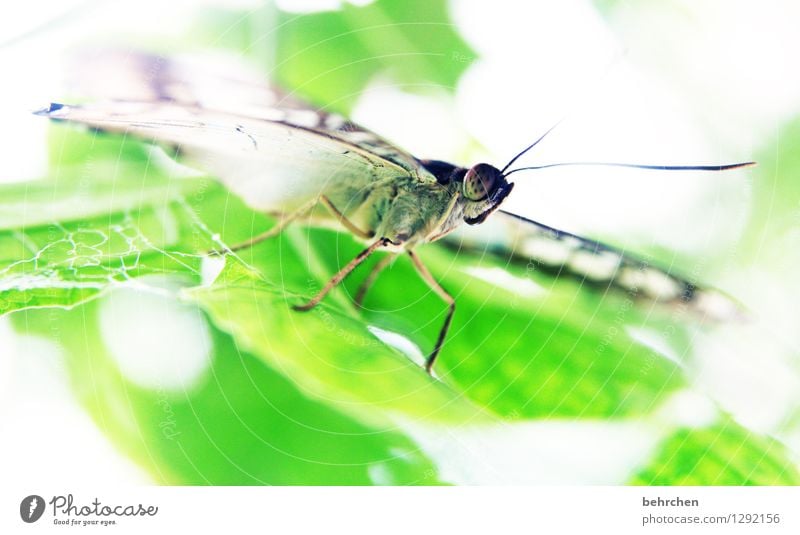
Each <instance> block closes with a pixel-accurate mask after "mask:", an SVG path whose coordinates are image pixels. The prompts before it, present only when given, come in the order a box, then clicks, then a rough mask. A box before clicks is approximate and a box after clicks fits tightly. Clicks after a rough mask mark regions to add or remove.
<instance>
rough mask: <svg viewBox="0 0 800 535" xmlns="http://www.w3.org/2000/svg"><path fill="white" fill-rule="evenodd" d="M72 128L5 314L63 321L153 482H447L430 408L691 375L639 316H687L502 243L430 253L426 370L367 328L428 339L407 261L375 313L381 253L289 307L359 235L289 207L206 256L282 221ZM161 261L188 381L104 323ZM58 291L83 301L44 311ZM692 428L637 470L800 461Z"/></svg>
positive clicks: (84, 389)
mask: <svg viewBox="0 0 800 535" xmlns="http://www.w3.org/2000/svg"><path fill="white" fill-rule="evenodd" d="M58 130H59V134H58V136H57V137H55V138H54V141H53V146H54V147H59V146H60V143H62V142H66V143H70V144H71V147H72V151H73V152H72V153H73V154H78V153H81V151H85V152H84V156H83V159H82V160H77V159H76V160H71V161H68V162H67V163H65V164H63V165H61V166H59V169H60V173H59V177H58V179H57V180H55V179H48V180H44V181H40V182H37V183H31V184H27V185H16V186H8V187H6V190H5V193H6V194H5V195H3V197H2V198H3V203H4V208H5V207H6V206H7V207H9V208H12V207H14V206H20V205H21V203H22V204H24V203H25V202H26V199H30V204H29V206H30V207H32V208H31V210H30V212H25V213H26V214H27V215H20V217H19V218H18V219H17V221H19V222H20V225H19V226H14V220H15V218H13V217H12V218H9V219H7V220H6V221H4V226H5V227H6V228H5V229H4V230H3V231H2V235H0V253H1V255H0V258H2V259H3V264H2V266H0V270H2V276H3V279H2V286H1V287H0V288H2V289H1V290H0V299H2V302H3V306H4V312H11V311H17V313H16V314H14V316H13V318H14V319H15V324H16V325H17V326H18V327H19V328H20V329H24V330H25V331H27V332H34V333H40V334H41V335H43V336H48V337H56V338H57V339H58V341H59V343H60V344H61V346H62V347H63V348H64V349H65V351H66V354H67V369H68V370H69V373H70V376H71V377H72V382H73V386H74V388H75V391H76V392H77V395H78V397H79V398H80V399H81V400H82V402H83V403H84V404H85V405H86V407H87V408H88V410H89V412H90V413H91V414H92V416H93V417H94V418H95V420H96V421H97V422H98V425H100V426H101V427H102V428H103V429H104V431H105V432H106V433H107V434H108V435H109V436H110V437H111V438H112V440H114V441H115V443H117V444H118V445H119V447H120V449H122V450H123V451H125V452H126V453H127V454H128V455H129V456H130V457H131V458H133V459H135V460H137V462H139V463H140V464H141V465H142V466H144V467H145V468H147V469H148V470H149V471H150V473H152V474H153V476H154V477H155V478H156V479H157V480H159V481H162V482H166V483H178V484H195V483H213V484H254V483H270V484H312V483H313V484H369V483H423V484H435V483H438V482H440V481H441V476H440V475H437V474H438V473H439V467H438V462H439V461H438V460H437V458H432V457H431V454H432V452H431V451H429V449H428V448H429V445H425V447H423V445H422V444H421V443H419V441H418V429H419V428H420V427H427V428H431V426H432V428H436V429H438V430H439V431H440V432H441V433H443V435H445V436H446V435H447V434H448V432H447V430H448V429H451V430H453V432H456V433H457V432H458V430H461V429H465V428H478V429H481V428H482V429H485V430H486V432H487V433H492V432H493V431H492V430H496V429H498V428H502V427H504V426H505V427H507V426H509V425H511V426H513V425H521V424H523V423H524V422H525V421H531V420H539V419H543V418H544V419H554V418H559V419H582V420H586V419H597V418H601V419H630V418H635V419H636V420H639V421H646V420H647V418H649V415H652V414H654V412H655V411H656V410H657V409H658V408H659V407H660V406H661V405H663V402H664V401H666V400H667V399H669V397H670V396H671V394H672V393H675V392H677V391H679V390H680V389H682V388H685V387H686V384H687V383H686V379H685V377H684V374H683V371H682V369H681V367H680V366H679V365H677V364H676V363H675V362H673V361H671V360H669V359H667V358H665V357H664V356H663V355H662V354H661V353H659V352H658V351H655V350H654V349H652V348H650V347H648V346H647V345H645V344H643V343H642V342H639V341H637V339H636V338H634V337H632V336H631V334H630V330H629V328H630V327H631V326H637V327H639V328H649V329H651V330H653V329H664V328H665V326H672V327H676V326H675V325H672V323H671V322H670V321H669V319H668V318H666V317H663V318H661V319H653V318H650V319H649V320H646V317H645V315H644V314H643V313H641V312H639V311H638V310H637V308H636V307H634V306H632V304H631V303H630V302H629V301H627V299H626V298H625V297H624V296H622V297H619V296H605V297H604V296H602V295H599V294H597V293H592V292H589V291H586V290H585V289H582V288H581V286H580V284H579V283H577V282H573V281H567V280H560V279H558V280H555V281H553V280H551V279H549V278H548V277H547V276H545V275H543V274H540V273H538V272H535V271H529V270H527V269H526V268H525V267H524V266H519V265H513V264H509V262H508V259H505V258H503V257H502V256H494V255H482V256H481V255H476V254H471V253H466V252H462V253H460V254H456V253H455V252H454V251H452V250H450V249H447V248H443V247H438V246H435V245H434V246H429V247H427V248H425V249H424V250H423V251H422V253H421V254H422V255H423V259H424V260H425V262H426V263H427V264H428V265H429V266H430V268H431V270H432V271H433V272H434V274H435V275H436V276H437V277H438V278H439V279H440V280H441V281H442V283H443V284H444V285H445V287H447V288H448V289H449V290H450V291H452V292H453V293H454V295H455V296H456V298H457V302H458V309H457V314H456V320H455V322H454V324H453V329H452V333H451V336H450V337H449V338H448V342H447V345H446V346H445V349H444V351H443V352H442V354H441V358H440V361H439V363H438V365H437V373H438V374H439V375H440V377H441V381H440V380H436V379H433V378H431V377H429V376H428V375H426V374H425V373H424V371H423V370H422V369H421V368H420V367H419V366H418V365H417V364H415V363H413V362H412V361H411V360H410V359H409V357H408V356H407V355H405V354H403V353H402V352H400V351H398V350H397V349H395V348H393V347H391V346H389V345H386V344H385V343H384V342H383V341H381V339H380V338H378V337H376V336H375V334H374V333H375V332H376V331H374V328H375V327H379V328H380V329H382V330H383V331H391V332H396V333H400V334H403V335H406V336H407V337H408V338H409V339H410V340H411V341H413V342H415V343H416V344H417V345H418V346H419V347H420V348H422V351H425V350H427V349H428V348H430V347H431V344H432V342H433V340H434V339H435V336H436V333H437V332H438V328H439V326H440V324H441V321H442V320H443V313H444V306H443V304H442V303H441V302H440V301H439V300H438V298H436V296H435V295H434V294H432V293H431V292H430V291H429V290H428V289H427V288H426V287H425V285H424V284H423V283H422V282H421V281H420V280H419V278H418V277H417V276H416V275H415V274H414V272H413V268H412V266H410V264H409V263H408V262H407V260H406V259H404V258H400V259H398V260H397V261H396V262H395V263H394V264H393V265H392V267H391V268H389V269H388V270H387V271H386V273H385V275H383V276H382V277H381V278H380V279H378V282H377V283H376V285H375V286H374V288H373V289H372V291H371V292H370V294H369V297H368V299H367V301H366V303H365V307H366V309H365V310H363V311H360V310H358V309H355V308H354V307H353V306H352V304H351V297H350V296H352V295H353V294H354V292H355V291H356V287H357V285H358V284H359V283H360V278H361V277H363V276H364V274H365V273H366V272H367V268H364V269H363V272H362V274H361V275H355V276H354V277H353V279H352V280H348V281H347V284H346V285H345V286H344V288H343V289H341V290H336V291H335V292H334V294H332V295H331V296H329V299H328V300H326V301H325V302H324V303H323V304H322V305H321V306H320V307H319V308H318V309H316V310H314V311H311V312H308V313H300V312H295V311H294V310H292V309H291V308H290V305H291V304H293V303H298V302H301V301H302V300H303V299H305V298H308V297H309V296H310V295H312V294H313V293H314V292H315V290H316V289H318V288H319V285H321V284H322V283H323V282H324V281H325V280H326V279H327V278H328V277H329V276H330V275H331V274H332V273H334V272H335V271H336V270H338V269H339V267H341V266H342V265H343V264H344V263H345V262H347V261H348V260H349V259H350V258H352V256H353V255H354V254H355V253H356V252H357V251H358V250H359V249H360V248H361V247H362V246H361V245H360V244H358V243H357V242H355V241H354V240H353V239H352V238H351V237H350V236H348V235H345V234H340V233H336V232H333V231H329V230H322V229H313V228H301V227H295V228H293V229H290V230H288V231H287V232H285V233H284V234H282V235H281V236H279V237H277V238H275V239H273V240H269V241H267V242H264V243H262V244H259V245H258V246H256V247H253V248H251V249H248V250H245V251H243V252H241V253H240V254H239V255H238V256H228V257H226V258H225V259H224V260H223V259H219V258H216V259H214V258H209V257H208V255H207V254H206V253H207V251H208V250H210V249H212V248H215V247H218V246H220V245H221V244H222V243H236V242H238V241H241V240H243V239H246V238H247V237H248V236H251V235H252V234H254V233H257V232H259V231H261V230H263V229H266V228H268V227H269V226H270V225H271V224H272V223H271V222H270V221H269V220H268V219H267V218H266V217H264V216H263V215H261V214H258V213H255V212H253V211H251V210H249V209H248V208H247V207H245V206H244V205H243V203H242V202H241V201H240V200H239V199H237V198H235V197H233V196H231V195H230V194H228V192H226V191H225V190H224V189H223V188H222V187H221V186H219V185H218V184H217V183H215V182H213V181H209V180H208V179H204V178H171V177H169V176H168V174H165V171H163V170H162V169H160V168H159V167H157V166H154V165H144V164H143V162H146V161H147V160H146V159H144V158H143V155H144V154H146V153H145V152H141V153H140V152H137V151H138V150H139V149H138V147H140V146H139V145H138V144H137V143H135V142H132V141H123V140H121V139H116V138H101V141H102V143H97V141H98V140H97V139H95V137H94V136H93V135H81V134H80V133H77V132H74V131H70V130H68V129H65V128H59V129H58ZM61 136H64V137H63V139H62V138H61ZM129 145H133V147H129ZM120 154H126V155H128V156H125V157H122V158H121V157H120ZM120 158H121V159H120ZM87 161H88V162H91V165H85V163H84V162H87ZM117 161H119V162H120V163H119V164H118V165H117V164H114V163H113V162H117ZM82 184H83V185H86V184H90V185H91V186H90V187H89V188H88V189H81V185H82ZM135 191H139V192H140V193H139V195H135V194H134V192H135ZM37 202H41V203H43V204H41V205H37V204H36V203H37ZM76 206H78V207H79V208H80V211H79V210H77V209H76ZM45 207H47V208H45ZM34 208H35V209H34ZM103 212H105V213H103ZM4 213H6V212H5V210H4ZM81 213H83V214H86V216H85V217H81ZM20 214H22V212H20ZM218 233H219V235H217V234H218ZM377 260H378V259H375V261H377ZM215 262H217V263H219V264H220V266H219V267H221V269H222V271H221V272H220V273H219V274H218V275H217V276H216V277H214V278H213V281H212V280H211V279H209V278H208V275H204V269H205V268H204V266H205V267H208V266H209V265H211V266H213V265H214V263H215ZM223 263H224V266H222V264H223ZM476 270H477V271H476ZM487 272H492V273H504V274H505V276H507V277H510V278H511V280H513V281H515V284H516V285H524V284H534V285H538V287H540V288H542V289H543V291H541V292H531V293H530V294H529V295H525V294H521V293H520V292H518V291H516V290H515V291H512V290H508V289H504V288H503V287H502V286H500V285H497V284H495V283H492V282H490V281H487V280H483V279H482V278H481V277H480V276H477V275H479V274H480V273H487ZM153 276H158V277H159V279H158V280H161V279H163V277H167V278H169V279H171V280H174V281H177V282H178V284H179V285H180V286H182V287H183V289H180V290H175V289H174V287H169V286H168V288H173V289H171V290H169V289H168V290H167V292H166V294H165V295H164V297H163V299H166V300H167V301H170V302H175V303H179V304H180V305H181V306H189V307H193V308H195V309H196V310H198V311H199V312H200V314H201V315H202V317H203V318H205V319H204V321H205V322H207V324H208V326H209V329H210V332H211V333H212V335H211V338H212V345H213V350H212V357H211V364H210V368H209V369H208V370H206V371H205V372H204V373H203V375H202V378H201V380H199V382H198V383H196V384H194V385H187V386H186V388H184V389H182V390H180V391H177V392H176V391H172V390H168V389H167V390H165V389H164V388H161V387H159V386H153V385H141V384H139V383H137V382H136V381H135V380H132V379H131V378H130V377H128V376H127V375H126V373H125V370H124V369H123V368H122V367H120V364H119V362H118V361H117V360H116V359H115V358H114V356H113V354H112V352H113V349H112V348H111V347H110V346H109V345H108V343H107V336H108V333H106V334H105V335H104V334H103V328H102V325H100V323H101V315H102V314H101V311H102V309H103V308H102V307H103V303H106V302H109V300H111V299H113V298H114V295H115V292H117V291H119V290H116V289H115V288H117V287H120V285H123V287H125V288H139V291H152V288H158V289H159V290H161V291H162V294H163V293H164V292H163V290H164V287H163V285H162V284H160V283H154V282H153V278H152V277H153ZM154 284H155V286H153V285H154ZM132 285H133V286H132ZM148 288H151V290H148ZM398 288H402V291H401V292H399V291H397V290H398ZM514 288H517V286H514ZM126 291H130V290H126ZM97 298H101V299H99V300H98V299H97ZM44 306H56V307H59V308H67V309H70V310H62V311H57V312H56V311H52V310H50V311H46V310H41V311H37V310H35V309H36V308H40V307H44ZM54 333H57V334H54ZM140 335H141V336H147V333H141V334H140ZM87 377H91V380H88V381H87ZM165 411H168V413H169V414H165ZM165 421H167V422H173V423H174V426H171V424H170V425H168V426H167V427H166V428H165V425H164V422H165ZM498 426H499V427H498ZM737 429H739V428H737ZM176 430H177V431H176ZM682 432H683V433H687V434H688V435H687V436H690V437H692V440H691V441H687V442H685V443H682V446H681V447H680V448H678V450H679V451H680V453H681V454H680V455H676V456H669V455H668V453H666V452H669V451H670V448H673V440H677V439H670V440H669V441H667V442H666V443H665V445H664V446H663V449H664V451H663V452H662V453H660V454H658V455H657V456H656V457H655V458H654V460H653V461H652V463H653V468H648V469H647V470H644V471H642V472H641V473H640V474H638V475H637V476H635V478H634V479H633V481H634V482H637V483H643V482H658V483H660V484H670V483H681V482H685V481H692V482H694V483H697V484H704V483H706V484H713V483H723V482H724V483H737V482H738V483H757V484H759V483H760V484H772V483H780V482H784V483H789V482H792V481H795V479H793V478H795V477H796V472H795V471H793V470H794V469H793V468H792V466H791V464H790V463H788V461H786V458H785V456H784V455H783V453H782V450H780V449H778V448H776V447H775V446H774V444H773V443H772V442H769V441H766V440H765V439H762V438H759V437H757V436H755V435H749V434H747V433H746V432H745V431H743V430H741V431H740V432H739V434H737V435H735V436H734V437H733V438H732V440H734V441H737V442H736V445H737V447H738V446H742V447H741V448H734V449H735V451H734V450H731V448H730V447H728V446H725V448H723V446H724V445H725V444H727V442H724V441H723V442H720V441H719V440H718V438H717V435H718V433H715V432H714V431H705V430H685V431H682ZM175 433H179V434H177V435H176V434H175ZM722 436H726V437H727V436H728V435H727V434H723V435H722ZM442 447H445V448H447V447H457V444H456V443H454V444H451V445H450V446H447V445H446V443H445V445H444V446H442ZM721 448H723V449H721ZM725 455H733V459H734V461H735V460H736V459H738V458H739V457H737V456H740V455H741V456H742V459H741V462H742V463H743V464H747V463H748V462H749V459H750V458H751V457H753V456H759V455H761V456H763V457H764V459H769V461H770V465H769V466H772V465H775V466H780V467H782V470H783V472H782V473H783V476H781V477H778V476H776V474H775V473H774V471H770V470H766V469H763V470H753V471H752V472H748V473H746V474H743V473H742V472H741V471H735V470H730V471H724V474H723V473H721V470H720V468H719V466H718V464H719V457H720V456H725ZM692 463H694V464H695V465H696V466H694V468H687V467H688V466H689V465H691V464H692ZM707 464H708V466H706V465H707ZM715 467H716V468H715ZM687 470H688V475H687ZM689 475H690V476H691V478H692V479H689V480H687V479H686V478H687V477H689Z"/></svg>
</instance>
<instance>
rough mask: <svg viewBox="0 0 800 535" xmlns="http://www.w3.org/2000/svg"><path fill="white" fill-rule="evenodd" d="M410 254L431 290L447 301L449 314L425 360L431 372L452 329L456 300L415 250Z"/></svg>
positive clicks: (427, 370) (426, 367)
mask: <svg viewBox="0 0 800 535" xmlns="http://www.w3.org/2000/svg"><path fill="white" fill-rule="evenodd" d="M408 256H410V257H411V260H412V262H414V267H415V268H417V272H418V273H419V275H420V277H422V280H424V281H425V282H426V283H428V286H430V288H431V290H433V291H434V292H436V293H437V294H438V295H439V297H441V298H442V300H443V301H444V302H445V303H447V316H446V317H445V319H444V325H442V328H441V330H440V331H439V337H438V338H437V339H436V345H435V346H433V351H431V354H430V355H428V358H427V359H426V360H425V371H426V372H428V373H429V374H430V373H431V370H432V369H433V363H434V362H436V357H437V356H439V351H441V349H442V345H443V344H444V340H445V338H447V331H449V330H450V323H451V322H452V321H453V314H454V313H455V311H456V300H455V299H453V296H452V295H450V294H449V293H447V290H445V289H444V288H442V285H441V284H439V283H438V282H437V281H436V279H434V278H433V275H431V272H430V271H428V268H426V267H425V264H423V263H422V261H421V260H420V259H419V257H418V256H417V255H416V254H415V253H414V251H411V250H409V251H408Z"/></svg>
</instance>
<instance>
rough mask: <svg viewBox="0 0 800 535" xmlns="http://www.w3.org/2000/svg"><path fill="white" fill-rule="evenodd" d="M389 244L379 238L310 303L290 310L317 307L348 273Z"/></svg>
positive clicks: (329, 282) (332, 278)
mask: <svg viewBox="0 0 800 535" xmlns="http://www.w3.org/2000/svg"><path fill="white" fill-rule="evenodd" d="M390 243H392V242H391V240H389V239H388V238H381V239H379V240H377V241H375V242H373V243H372V245H370V246H369V247H367V248H366V249H364V250H363V251H361V252H360V253H358V255H357V256H356V257H355V258H353V259H352V260H351V261H350V262H348V264H347V265H346V266H344V267H343V268H342V269H340V270H339V272H338V273H337V274H336V275H334V276H333V277H331V280H329V281H328V282H327V283H326V284H325V286H324V287H323V288H322V290H320V291H319V292H318V293H317V295H315V296H314V297H312V298H311V300H310V301H308V302H307V303H305V304H302V305H295V306H293V307H292V308H294V309H295V310H302V311H305V310H311V309H312V308H314V307H315V306H317V305H318V304H319V303H320V301H322V300H323V299H324V298H325V296H326V295H328V293H330V291H331V290H333V289H334V288H336V286H337V285H338V284H339V283H340V282H342V281H343V280H344V278H345V277H347V276H348V275H349V274H350V273H352V272H353V270H354V269H355V268H357V267H358V266H359V265H360V264H361V263H362V262H364V260H366V259H367V258H369V256H370V255H371V254H372V253H374V252H375V251H377V250H378V249H380V248H381V247H386V246H387V245H389V244H390Z"/></svg>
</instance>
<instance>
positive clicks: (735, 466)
mask: <svg viewBox="0 0 800 535" xmlns="http://www.w3.org/2000/svg"><path fill="white" fill-rule="evenodd" d="M631 483H632V484H635V485H799V484H800V472H798V469H797V466H795V465H794V464H793V463H792V462H791V461H789V460H788V456H787V451H786V448H785V447H784V446H783V445H782V444H780V443H779V442H777V441H775V440H773V439H770V438H768V437H764V436H761V435H758V434H756V433H753V432H750V431H748V430H747V429H745V428H743V427H741V426H740V425H738V424H737V423H735V422H734V421H732V420H730V419H723V420H722V421H721V422H720V423H717V424H715V425H713V426H710V427H707V428H702V429H691V428H682V429H678V430H677V431H675V432H674V433H673V434H672V436H670V437H669V438H668V439H667V440H665V441H664V442H663V444H662V445H661V447H660V448H659V451H658V453H657V454H656V455H655V458H654V459H653V460H652V461H651V463H650V464H649V465H648V466H647V467H645V468H643V469H642V470H641V471H639V472H638V473H637V474H636V475H635V476H634V477H633V479H632V480H631Z"/></svg>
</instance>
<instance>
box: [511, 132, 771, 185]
mask: <svg viewBox="0 0 800 535" xmlns="http://www.w3.org/2000/svg"><path fill="white" fill-rule="evenodd" d="M551 130H552V129H551ZM542 137H544V136H542ZM540 140H541V138H540ZM538 142H539V141H537V142H536V143H538ZM536 143H534V144H533V145H536ZM533 145H531V147H533ZM531 147H528V149H529V148H531ZM528 149H525V150H528ZM524 152H525V151H523V153H524ZM517 157H519V156H517ZM514 160H516V158H514ZM514 160H511V162H512V163H513V161H514ZM575 165H586V166H604V167H628V168H631V169H652V170H656V171H728V170H730V169H739V168H740V167H750V166H751V165H756V162H742V163H731V164H725V165H641V164H635V163H616V162H560V163H549V164H545V165H534V166H532V167H519V168H517V169H513V170H511V171H509V172H508V173H506V172H505V170H506V169H507V168H508V166H506V167H505V168H504V169H503V173H504V174H503V176H504V177H507V176H509V175H513V174H514V173H517V172H519V171H532V170H536V169H549V168H550V167H567V166H575Z"/></svg>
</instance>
